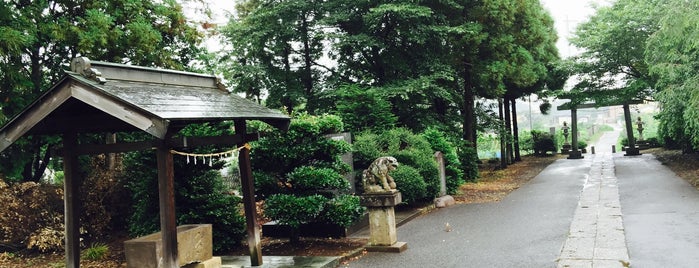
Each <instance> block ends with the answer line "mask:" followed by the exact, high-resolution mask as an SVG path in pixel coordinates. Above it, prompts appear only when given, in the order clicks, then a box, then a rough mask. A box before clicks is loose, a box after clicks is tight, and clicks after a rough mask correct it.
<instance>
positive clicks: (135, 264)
mask: <svg viewBox="0 0 699 268" xmlns="http://www.w3.org/2000/svg"><path fill="white" fill-rule="evenodd" d="M161 238H162V236H161V234H160V232H158V233H154V234H150V235H146V236H142V237H138V238H135V239H131V240H128V241H125V242H124V251H125V254H126V267H127V268H161V267H163V264H162V263H161V260H162V258H163V256H162V253H161V248H162V239H161ZM212 246H213V243H212V227H211V224H191V225H181V226H178V227H177V252H178V254H177V257H178V258H177V259H178V260H177V267H184V266H185V265H189V264H193V263H202V264H203V265H204V266H188V267H204V268H219V267H221V262H220V259H219V261H218V262H216V260H215V259H214V260H211V259H213V254H212V252H213V250H212Z"/></svg>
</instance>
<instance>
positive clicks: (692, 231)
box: [342, 130, 699, 268]
mask: <svg viewBox="0 0 699 268" xmlns="http://www.w3.org/2000/svg"><path fill="white" fill-rule="evenodd" d="M618 133H619V130H615V131H614V132H612V133H607V134H605V135H604V136H603V137H602V138H601V139H600V141H599V142H597V143H596V144H595V147H596V148H595V150H596V152H597V154H594V155H593V154H585V158H584V159H579V160H568V159H561V160H558V161H556V162H554V163H553V164H551V165H550V166H549V167H547V168H546V169H544V170H543V171H542V172H541V173H540V174H539V175H538V176H537V177H535V178H534V179H532V181H530V182H529V183H527V184H526V185H524V186H522V187H521V188H520V189H518V190H516V191H514V192H512V193H511V194H510V195H508V196H507V197H506V198H504V199H503V200H502V201H500V202H498V203H488V204H464V205H456V206H452V207H449V208H446V209H440V210H436V211H433V212H431V213H429V214H426V215H423V216H420V217H417V218H416V219H414V220H412V221H410V222H409V223H407V224H405V225H403V226H402V227H399V228H398V240H399V241H405V242H407V243H408V250H407V251H405V252H403V253H400V254H395V253H368V254H366V255H365V256H363V257H362V258H360V259H359V260H356V261H353V262H351V263H349V264H347V265H343V266H342V267H537V268H538V267H586V268H588V267H589V268H592V267H641V268H644V267H699V254H697V252H699V231H697V230H699V192H698V191H697V190H695V189H694V187H692V186H691V185H689V183H687V182H685V181H684V180H682V179H681V178H679V177H677V176H675V174H674V173H672V172H671V171H670V170H668V169H667V168H666V167H664V166H662V165H661V164H660V163H659V162H658V161H657V160H655V158H654V157H653V156H652V155H649V154H646V155H641V156H623V154H624V152H617V153H612V152H611V145H612V144H615V143H616V140H617V135H618ZM446 223H449V225H451V227H452V230H451V231H450V232H448V231H447V230H446V229H445V224H446Z"/></svg>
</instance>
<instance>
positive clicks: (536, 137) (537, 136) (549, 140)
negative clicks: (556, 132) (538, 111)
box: [532, 130, 557, 156]
mask: <svg viewBox="0 0 699 268" xmlns="http://www.w3.org/2000/svg"><path fill="white" fill-rule="evenodd" d="M532 141H533V144H534V146H533V147H534V154H535V155H539V156H541V155H546V152H555V151H556V150H557V149H556V140H555V138H554V137H553V136H552V135H551V134H549V133H547V132H543V131H538V130H532Z"/></svg>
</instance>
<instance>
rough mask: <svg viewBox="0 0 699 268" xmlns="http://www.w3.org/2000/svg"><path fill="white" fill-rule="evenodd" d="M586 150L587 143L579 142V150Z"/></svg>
mask: <svg viewBox="0 0 699 268" xmlns="http://www.w3.org/2000/svg"><path fill="white" fill-rule="evenodd" d="M585 148H587V142H584V141H578V150H583V149H585Z"/></svg>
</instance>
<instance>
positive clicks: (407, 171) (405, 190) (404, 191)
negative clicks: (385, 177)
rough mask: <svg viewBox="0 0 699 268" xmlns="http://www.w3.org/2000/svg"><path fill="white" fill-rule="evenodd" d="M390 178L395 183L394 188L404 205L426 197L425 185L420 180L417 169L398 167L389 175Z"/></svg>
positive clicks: (404, 166)
mask: <svg viewBox="0 0 699 268" xmlns="http://www.w3.org/2000/svg"><path fill="white" fill-rule="evenodd" d="M391 177H393V180H395V181H396V188H397V189H398V191H400V192H401V195H402V198H403V202H404V203H406V204H410V203H413V202H417V201H421V200H424V199H425V198H426V197H427V196H426V195H427V183H425V181H424V180H423V179H422V177H421V176H420V172H418V171H417V169H415V168H413V167H410V166H406V165H399V166H398V168H397V169H396V170H394V171H393V172H392V173H391Z"/></svg>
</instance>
